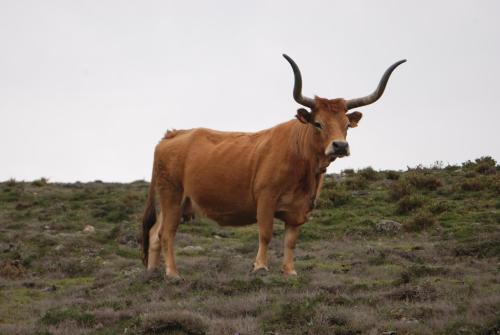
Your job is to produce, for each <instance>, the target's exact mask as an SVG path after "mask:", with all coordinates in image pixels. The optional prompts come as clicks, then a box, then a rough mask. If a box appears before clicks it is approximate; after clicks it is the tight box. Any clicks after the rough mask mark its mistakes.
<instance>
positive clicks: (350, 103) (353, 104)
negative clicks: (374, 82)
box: [346, 59, 406, 110]
mask: <svg viewBox="0 0 500 335" xmlns="http://www.w3.org/2000/svg"><path fill="white" fill-rule="evenodd" d="M404 62H406V59H403V60H400V61H399V62H396V63H394V64H392V65H391V66H390V67H389V68H388V69H387V70H385V72H384V75H383V76H382V79H380V82H379V83H378V87H377V89H376V90H375V91H374V92H373V93H372V94H370V95H367V96H365V97H362V98H357V99H350V100H347V102H346V106H347V109H348V110H349V109H353V108H357V107H361V106H366V105H369V104H372V103H374V102H375V101H377V100H378V99H379V98H380V97H381V96H382V93H384V90H385V86H386V85H387V81H388V80H389V77H390V76H391V73H392V71H394V69H395V68H397V67H398V66H399V65H401V64H403V63H404Z"/></svg>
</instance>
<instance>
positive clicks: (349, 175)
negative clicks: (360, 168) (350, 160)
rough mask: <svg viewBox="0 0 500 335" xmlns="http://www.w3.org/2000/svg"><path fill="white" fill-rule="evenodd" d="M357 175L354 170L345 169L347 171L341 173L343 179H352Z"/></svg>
mask: <svg viewBox="0 0 500 335" xmlns="http://www.w3.org/2000/svg"><path fill="white" fill-rule="evenodd" d="M355 174H356V172H354V170H353V169H345V170H342V172H341V173H340V175H341V176H342V177H352V176H354V175H355Z"/></svg>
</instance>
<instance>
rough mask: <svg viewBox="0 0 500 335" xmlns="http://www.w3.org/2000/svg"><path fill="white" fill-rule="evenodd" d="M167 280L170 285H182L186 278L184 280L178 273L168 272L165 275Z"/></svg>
mask: <svg viewBox="0 0 500 335" xmlns="http://www.w3.org/2000/svg"><path fill="white" fill-rule="evenodd" d="M165 278H166V280H167V282H170V283H180V282H183V281H184V278H182V277H181V276H180V275H179V274H178V273H177V272H167V273H166V274H165Z"/></svg>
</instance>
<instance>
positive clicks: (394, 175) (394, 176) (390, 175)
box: [385, 170, 401, 180]
mask: <svg viewBox="0 0 500 335" xmlns="http://www.w3.org/2000/svg"><path fill="white" fill-rule="evenodd" d="M400 177H401V172H398V171H394V170H387V171H385V178H387V179H389V180H398V179H399V178H400Z"/></svg>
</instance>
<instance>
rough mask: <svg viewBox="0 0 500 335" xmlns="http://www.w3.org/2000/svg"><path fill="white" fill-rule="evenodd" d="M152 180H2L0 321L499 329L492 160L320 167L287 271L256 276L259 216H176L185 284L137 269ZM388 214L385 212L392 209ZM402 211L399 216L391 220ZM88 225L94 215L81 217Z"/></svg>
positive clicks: (274, 259)
mask: <svg viewBox="0 0 500 335" xmlns="http://www.w3.org/2000/svg"><path fill="white" fill-rule="evenodd" d="M147 188H148V184H147V183H145V182H134V183H131V184H109V183H102V182H98V181H96V182H93V183H75V184H55V183H48V182H47V180H44V179H40V180H37V181H34V182H17V181H14V180H11V181H7V182H3V183H0V334H498V333H499V332H500V263H499V256H500V211H499V209H500V169H499V167H498V166H497V165H496V163H495V162H494V161H493V160H492V159H491V158H482V159H479V160H476V161H475V162H467V163H464V164H463V165H462V166H446V167H440V166H435V167H432V168H415V169H409V170H408V171H405V172H396V171H374V170H372V169H370V168H367V169H363V170H360V171H352V170H346V171H344V172H343V173H342V175H341V176H328V178H327V179H326V181H325V185H324V189H323V191H322V193H321V198H320V199H319V201H318V203H317V208H316V209H315V211H314V212H313V214H312V216H311V219H310V221H309V222H308V223H307V224H306V225H304V226H303V229H302V231H301V236H300V239H299V244H298V246H297V252H296V255H297V257H296V263H297V264H296V265H297V270H298V272H299V276H298V277H296V278H288V279H287V278H283V277H282V276H281V274H280V273H279V269H280V262H281V257H282V245H283V243H282V239H283V224H282V223H279V222H276V224H275V233H274V238H273V241H272V243H271V245H270V249H271V250H270V268H271V271H270V273H269V274H267V275H265V276H260V275H259V276H254V275H252V274H250V269H251V265H252V262H253V259H254V257H255V254H256V252H257V227H256V226H255V225H254V226H249V227H245V228H220V227H218V226H216V225H212V224H209V223H207V222H205V221H203V220H197V219H196V220H193V221H191V222H186V223H183V224H182V225H181V226H180V229H179V233H178V235H177V239H176V254H177V263H178V266H179V270H180V272H181V275H183V277H184V279H185V280H184V281H182V282H166V281H165V279H164V278H163V275H162V274H161V273H157V274H156V275H155V276H153V277H152V278H150V279H149V280H148V281H146V280H145V278H144V276H143V272H144V269H143V266H142V264H141V262H140V251H139V244H138V236H139V222H140V216H141V212H142V208H143V205H144V203H145V198H146V192H147ZM383 220H393V221H396V223H394V222H386V221H383ZM398 223H399V224H398ZM86 225H91V226H92V227H94V228H95V230H92V228H87V229H85V230H84V228H85V226H86Z"/></svg>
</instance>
